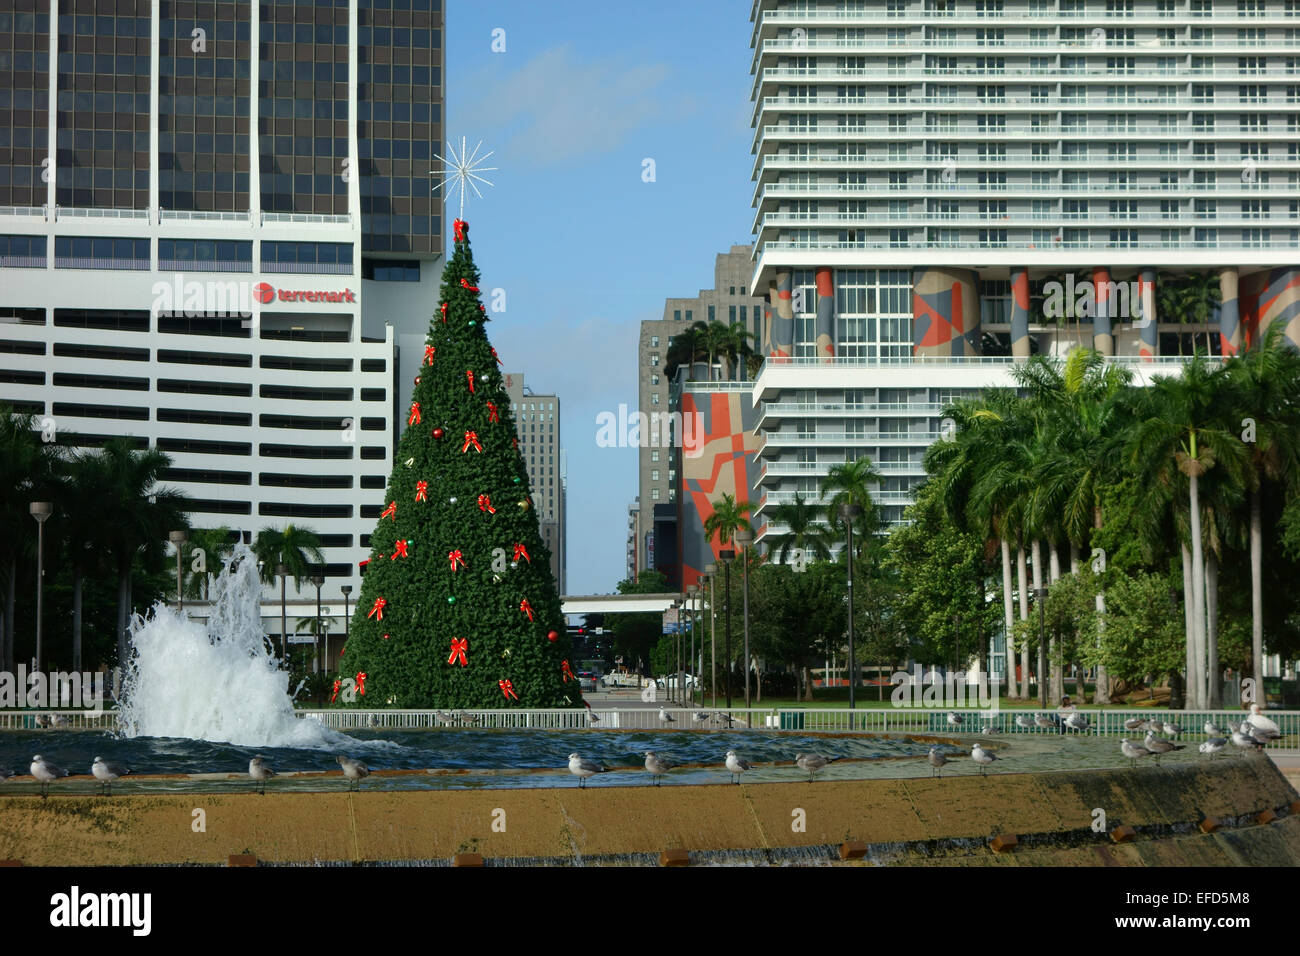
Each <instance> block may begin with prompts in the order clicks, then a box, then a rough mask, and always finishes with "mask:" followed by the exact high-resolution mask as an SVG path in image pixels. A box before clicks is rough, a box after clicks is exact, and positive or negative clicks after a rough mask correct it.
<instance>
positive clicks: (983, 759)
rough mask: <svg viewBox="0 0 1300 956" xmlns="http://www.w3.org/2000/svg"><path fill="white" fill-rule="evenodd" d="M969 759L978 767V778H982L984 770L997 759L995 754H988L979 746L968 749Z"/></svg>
mask: <svg viewBox="0 0 1300 956" xmlns="http://www.w3.org/2000/svg"><path fill="white" fill-rule="evenodd" d="M970 759H971V760H974V761H975V762H976V763H977V764H979V765H980V776H981V777H982V776H984V768H985V767H987V766H988V765H989V764H991V763H992V762H993V761H995V760H997V759H998V758H997V755H996V754H993V753H990V752H989V751H987V750H985V749H984V748H983V747H981V746H980V745H979V744H975V746H973V747H971V749H970Z"/></svg>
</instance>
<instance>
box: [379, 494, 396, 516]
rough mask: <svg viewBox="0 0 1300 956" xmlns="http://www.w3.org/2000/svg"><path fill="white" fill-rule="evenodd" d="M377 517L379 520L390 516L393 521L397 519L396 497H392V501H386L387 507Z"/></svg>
mask: <svg viewBox="0 0 1300 956" xmlns="http://www.w3.org/2000/svg"><path fill="white" fill-rule="evenodd" d="M379 517H380V519H381V520H382V519H384V518H392V519H393V520H394V521H396V520H397V499H396V498H394V499H393V500H392V501H390V502H389V503H388V507H387V508H385V509H384V513H383V514H381V515H380V516H379Z"/></svg>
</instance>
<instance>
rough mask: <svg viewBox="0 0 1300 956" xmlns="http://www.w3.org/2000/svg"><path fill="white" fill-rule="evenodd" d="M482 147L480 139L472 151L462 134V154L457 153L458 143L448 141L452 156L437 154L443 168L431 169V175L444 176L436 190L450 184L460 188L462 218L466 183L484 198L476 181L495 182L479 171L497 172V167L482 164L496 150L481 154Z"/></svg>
mask: <svg viewBox="0 0 1300 956" xmlns="http://www.w3.org/2000/svg"><path fill="white" fill-rule="evenodd" d="M482 148H483V141H482V140H479V141H478V145H476V146H475V147H474V152H473V153H470V151H469V148H468V146H467V144H466V138H465V137H464V136H462V137H461V138H460V155H459V156H457V155H456V144H455V143H451V142H448V143H447V152H448V153H449V154H451V158H450V159H448V158H446V157H443V156H438V155H436V154H435V155H434V157H433V158H434V159H436V160H437V161H438V162H440V163H442V165H443V168H442V169H431V170H429V173H430V174H431V175H434V176H441V177H442V179H441V181H439V182H438V184H437V185H435V186H434V187H433V188H434V191H435V192H436V191H437V190H439V189H441V188H442V187H443V186H450V187H451V188H453V189H454V188H458V189H459V190H460V218H461V219H464V218H465V186H466V184H468V185H469V188H470V189H472V190H474V195H476V196H478V198H479V199H482V198H483V194H482V193H481V192H479V189H478V186H476V185H475V184H474V181H475V180H478V182H480V183H482V184H483V185H485V186H491V185H493V183H491V182H490V181H489V180H486V179H484V178H483V177H482V176H480V175H479V173H491V172H496V169H497V167H495V166H483V165H481V164H482V163H484V162H486V161H487V159H488V157H489V156H491V155H492V153H493V152H495V150H489V151H488V152H486V153H484V154H483V155H482V156H479V154H478V152H479V150H480V149H482Z"/></svg>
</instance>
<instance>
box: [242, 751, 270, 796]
mask: <svg viewBox="0 0 1300 956" xmlns="http://www.w3.org/2000/svg"><path fill="white" fill-rule="evenodd" d="M248 776H249V777H250V778H251V779H252V781H253V783H260V784H261V785H262V791H261V793H262V796H266V781H268V780H270V779H271V778H272V777H274V776H275V771H274V770H272V769H271V765H270V764H268V763H267V762H266V761H265V759H264V758H262V757H261V756H257V757H254V758H253V759H252V760H250V761H248Z"/></svg>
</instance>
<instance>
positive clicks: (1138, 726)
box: [1124, 717, 1147, 734]
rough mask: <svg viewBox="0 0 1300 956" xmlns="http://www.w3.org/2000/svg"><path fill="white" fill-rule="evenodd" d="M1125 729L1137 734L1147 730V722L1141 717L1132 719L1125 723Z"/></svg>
mask: <svg viewBox="0 0 1300 956" xmlns="http://www.w3.org/2000/svg"><path fill="white" fill-rule="evenodd" d="M1124 729H1125V730H1127V731H1128V732H1129V733H1134V734H1135V733H1137V732H1138V731H1140V730H1146V729H1147V722H1146V720H1145V719H1143V718H1141V717H1130V718H1129V719H1128V720H1126V721H1124Z"/></svg>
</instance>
